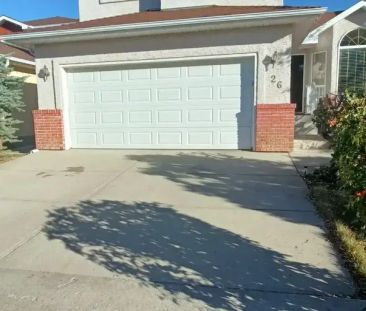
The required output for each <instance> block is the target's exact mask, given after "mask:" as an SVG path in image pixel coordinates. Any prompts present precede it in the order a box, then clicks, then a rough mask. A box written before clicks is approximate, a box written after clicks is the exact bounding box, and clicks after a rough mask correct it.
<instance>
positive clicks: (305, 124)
mask: <svg viewBox="0 0 366 311" xmlns="http://www.w3.org/2000/svg"><path fill="white" fill-rule="evenodd" d="M312 118H313V116H312V115H311V114H297V115H296V117H295V135H317V134H318V129H317V128H316V126H315V124H314V123H313V120H312Z"/></svg>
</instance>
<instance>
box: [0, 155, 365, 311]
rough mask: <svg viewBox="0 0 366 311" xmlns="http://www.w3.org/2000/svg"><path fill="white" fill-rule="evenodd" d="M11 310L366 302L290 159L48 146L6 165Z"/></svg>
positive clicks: (1, 217) (2, 183)
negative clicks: (354, 297) (357, 296)
mask: <svg viewBox="0 0 366 311" xmlns="http://www.w3.org/2000/svg"><path fill="white" fill-rule="evenodd" d="M0 203H1V204H0V277H1V280H2V282H0V304H1V306H2V310H23V309H24V308H27V310H78V309H80V310H116V309H123V310H140V309H141V310H146V306H149V310H172V309H174V310H175V309H178V310H211V309H215V310H243V309H248V310H269V309H271V308H272V310H304V309H311V310H362V308H363V307H364V306H365V302H364V301H358V300H352V299H350V298H349V297H352V295H353V294H354V288H353V284H352V280H351V278H350V276H349V274H348V272H347V271H345V269H344V268H343V266H342V262H341V261H340V260H339V257H338V255H337V254H336V252H335V251H334V249H333V248H332V246H331V245H330V243H329V242H328V241H327V239H326V238H325V234H324V229H323V226H322V222H321V220H320V219H319V218H318V216H317V215H316V213H315V212H314V209H313V207H312V205H311V204H310V202H309V201H308V200H307V199H306V187H305V185H304V183H303V181H302V179H301V178H300V177H299V175H298V174H297V171H296V169H295V168H294V166H293V162H292V160H291V158H290V157H289V156H288V155H286V154H256V153H249V152H240V151H232V152H230V151H228V152H221V151H220V152H201V151H196V152H193V151H192V152H176V151H165V152H163V151H93V150H89V151H86V150H73V151H68V152H41V153H38V154H33V155H29V156H26V157H24V158H20V159H17V160H15V161H13V162H9V163H6V164H4V165H2V166H0Z"/></svg>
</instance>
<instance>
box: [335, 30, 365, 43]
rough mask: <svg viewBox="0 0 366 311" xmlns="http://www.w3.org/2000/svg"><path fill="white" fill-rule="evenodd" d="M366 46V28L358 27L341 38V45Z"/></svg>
mask: <svg viewBox="0 0 366 311" xmlns="http://www.w3.org/2000/svg"><path fill="white" fill-rule="evenodd" d="M357 45H365V46H366V29H363V28H359V29H356V30H353V31H351V32H350V33H348V34H347V35H346V36H345V37H344V38H343V40H342V42H341V46H357Z"/></svg>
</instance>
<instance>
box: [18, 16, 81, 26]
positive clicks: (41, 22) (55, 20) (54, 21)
mask: <svg viewBox="0 0 366 311" xmlns="http://www.w3.org/2000/svg"><path fill="white" fill-rule="evenodd" d="M77 21H78V20H77V19H74V18H68V17H62V16H55V17H49V18H43V19H36V20H31V21H25V22H24V24H27V25H30V26H33V27H39V26H50V25H60V24H66V23H73V22H77Z"/></svg>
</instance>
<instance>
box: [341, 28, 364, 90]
mask: <svg viewBox="0 0 366 311" xmlns="http://www.w3.org/2000/svg"><path fill="white" fill-rule="evenodd" d="M338 87H339V91H340V92H344V91H345V90H350V91H352V92H356V93H359V94H361V95H365V94H366V29H363V28H359V29H356V30H353V31H351V32H350V33H348V34H347V35H346V36H345V37H344V38H343V39H342V41H341V44H340V58H339V83H338Z"/></svg>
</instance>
